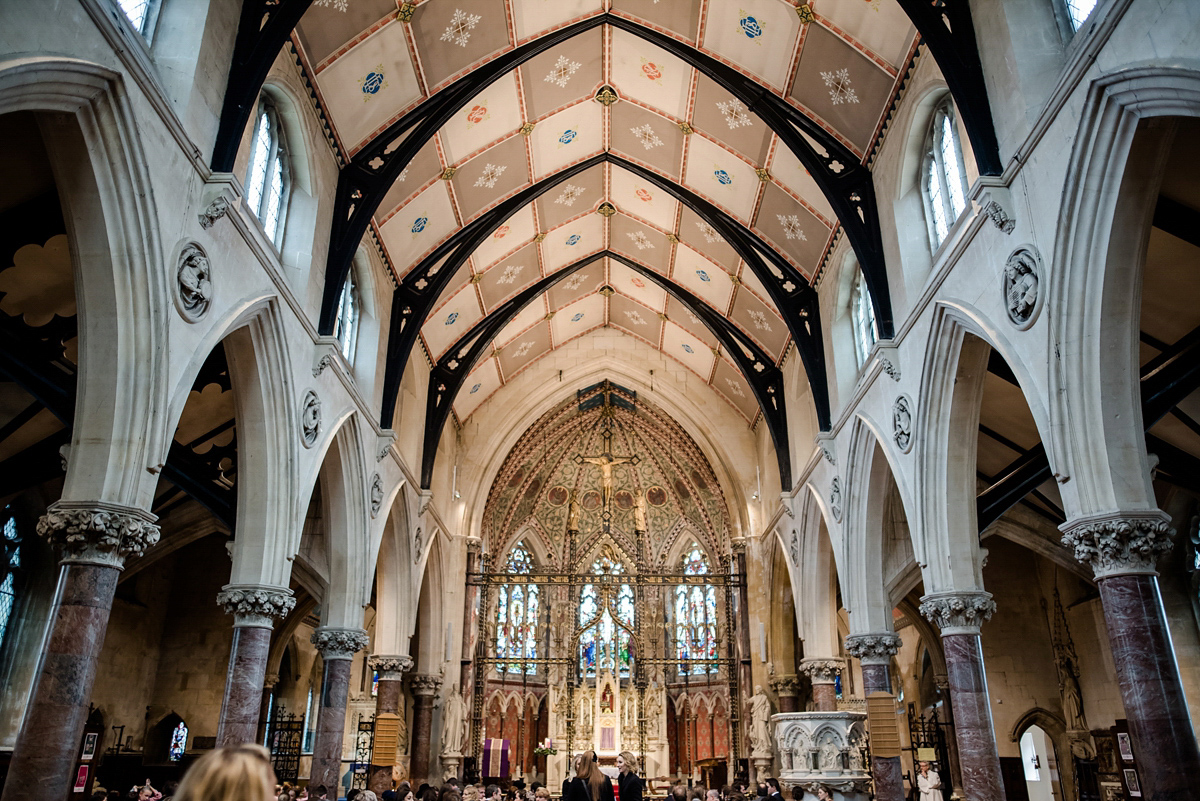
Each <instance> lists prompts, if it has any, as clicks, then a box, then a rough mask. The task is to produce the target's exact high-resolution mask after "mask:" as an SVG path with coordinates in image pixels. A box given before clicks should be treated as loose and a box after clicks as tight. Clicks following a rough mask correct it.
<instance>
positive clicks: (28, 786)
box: [4, 501, 158, 801]
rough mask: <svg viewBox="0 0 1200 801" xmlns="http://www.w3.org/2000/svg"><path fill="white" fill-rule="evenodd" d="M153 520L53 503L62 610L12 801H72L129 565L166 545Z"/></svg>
mask: <svg viewBox="0 0 1200 801" xmlns="http://www.w3.org/2000/svg"><path fill="white" fill-rule="evenodd" d="M154 520H155V517H154V516H153V515H151V514H148V513H146V512H143V511H141V510H140V509H132V508H126V507H117V506H114V505H111V504H102V503H88V504H81V503H73V502H68V501H59V502H58V503H55V504H53V505H52V506H51V507H50V509H49V510H48V511H47V512H46V514H45V515H44V516H43V517H42V519H41V520H40V521H38V527H37V531H38V534H39V535H41V536H43V537H46V538H47V539H48V540H49V541H50V542H51V543H52V544H54V545H58V546H61V547H62V553H63V558H62V562H61V564H62V566H63V567H64V568H65V569H64V570H63V571H62V573H61V575H60V579H59V600H58V607H57V608H56V609H55V610H54V615H53V617H52V622H51V626H50V636H49V637H48V638H47V640H46V650H45V652H44V653H43V655H42V666H41V673H40V675H39V678H38V682H37V684H36V685H35V687H34V690H33V695H32V697H31V698H30V701H29V706H28V707H27V709H26V711H25V721H24V725H23V726H22V728H21V734H20V736H19V737H18V739H17V744H16V748H15V749H14V750H13V755H12V761H11V762H10V763H9V768H8V778H7V780H6V781H5V784H4V799H6V801H7V800H8V799H12V801H16V799H24V798H67V797H68V796H70V794H71V786H72V781H73V780H74V778H75V777H74V769H75V756H76V755H77V754H78V753H79V748H80V744H81V738H82V736H83V726H84V723H86V721H87V715H88V703H89V701H91V697H92V685H93V684H94V683H95V680H96V662H97V660H98V658H99V656H100V650H101V649H102V648H103V647H104V635H105V632H106V630H107V628H108V615H109V612H110V610H111V609H112V600H113V596H114V594H115V593H116V590H117V576H118V575H119V574H120V572H121V569H122V567H123V566H124V564H125V558H126V557H128V556H133V555H140V554H141V553H142V551H143V550H145V549H146V548H148V547H150V546H151V545H153V544H154V543H155V542H157V541H158V526H156V525H154Z"/></svg>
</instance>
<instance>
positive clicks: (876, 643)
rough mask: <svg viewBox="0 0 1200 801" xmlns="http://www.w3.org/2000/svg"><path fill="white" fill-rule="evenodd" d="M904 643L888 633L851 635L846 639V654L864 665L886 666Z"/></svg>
mask: <svg viewBox="0 0 1200 801" xmlns="http://www.w3.org/2000/svg"><path fill="white" fill-rule="evenodd" d="M903 644H904V643H903V642H902V641H901V639H900V638H899V637H898V636H897V635H895V634H893V633H891V632H890V631H885V632H880V633H878V634H851V635H850V636H849V637H847V638H846V653H848V654H850V656H852V657H854V658H855V659H857V660H859V661H860V662H862V663H863V664H864V665H887V664H889V663H890V662H891V661H892V657H893V656H895V655H896V652H897V651H899V650H900V646H901V645H903Z"/></svg>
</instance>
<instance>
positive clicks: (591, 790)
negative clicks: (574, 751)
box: [564, 751, 615, 801]
mask: <svg viewBox="0 0 1200 801" xmlns="http://www.w3.org/2000/svg"><path fill="white" fill-rule="evenodd" d="M564 801H615V798H614V797H613V788H612V782H611V781H609V778H608V777H607V776H605V775H604V773H603V772H601V770H600V760H599V759H598V758H597V757H596V752H595V751H584V752H583V753H582V754H580V755H579V756H577V757H575V778H574V779H572V780H571V783H570V784H569V785H567V790H566V793H565V795H564Z"/></svg>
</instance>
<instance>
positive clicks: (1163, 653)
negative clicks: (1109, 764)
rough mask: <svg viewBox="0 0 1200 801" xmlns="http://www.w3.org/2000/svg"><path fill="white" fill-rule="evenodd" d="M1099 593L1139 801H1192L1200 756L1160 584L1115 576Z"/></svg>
mask: <svg viewBox="0 0 1200 801" xmlns="http://www.w3.org/2000/svg"><path fill="white" fill-rule="evenodd" d="M1099 585H1100V599H1101V603H1102V604H1103V605H1104V620H1105V622H1106V624H1107V627H1108V638H1109V642H1110V643H1111V644H1112V656H1113V664H1114V665H1115V666H1116V669H1117V680H1118V682H1119V683H1120V685H1121V700H1122V701H1123V702H1124V704H1125V717H1126V719H1127V720H1128V721H1129V734H1130V736H1131V737H1132V738H1133V747H1134V755H1135V756H1136V758H1137V766H1138V778H1139V779H1140V780H1141V785H1142V794H1143V797H1144V798H1146V799H1147V801H1177V800H1178V801H1183V799H1185V798H1186V799H1191V798H1195V795H1194V793H1195V792H1196V791H1195V786H1196V777H1197V776H1200V753H1198V752H1197V747H1196V733H1195V731H1194V730H1193V729H1192V722H1191V720H1190V719H1189V717H1188V706H1187V699H1186V697H1185V696H1184V694H1183V684H1182V682H1181V681H1180V678H1179V666H1178V665H1177V664H1176V662H1175V653H1174V649H1173V648H1172V646H1171V635H1170V632H1169V630H1168V628H1167V620H1166V617H1165V615H1164V614H1163V606H1162V596H1161V595H1160V593H1159V589H1158V579H1157V578H1156V577H1155V576H1150V575H1124V576H1113V577H1111V578H1105V579H1101V580H1100V581H1099Z"/></svg>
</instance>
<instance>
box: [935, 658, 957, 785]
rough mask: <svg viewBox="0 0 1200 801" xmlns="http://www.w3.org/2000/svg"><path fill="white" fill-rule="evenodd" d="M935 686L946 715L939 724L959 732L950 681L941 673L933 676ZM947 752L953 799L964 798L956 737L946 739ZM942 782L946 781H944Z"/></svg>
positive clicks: (941, 717) (940, 719)
mask: <svg viewBox="0 0 1200 801" xmlns="http://www.w3.org/2000/svg"><path fill="white" fill-rule="evenodd" d="M933 685H934V686H935V687H937V691H938V695H940V696H941V698H942V710H943V711H944V712H945V713H946V714H945V715H943V716H940V718H939V724H941V723H945V724H948V725H949V726H950V728H951V730H953V731H957V727H955V725H954V703H953V702H952V701H951V700H950V680H949V679H948V678H946V676H945V675H943V674H941V673H934V674H933ZM946 751H947V752H948V753H949V757H950V779H951V784H952V785H953V788H954V792H953V797H956V798H962V797H963V796H964V793H963V786H962V763H961V762H959V760H958V739H957V738H955V737H948V738H946ZM942 781H945V779H943V780H942Z"/></svg>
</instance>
